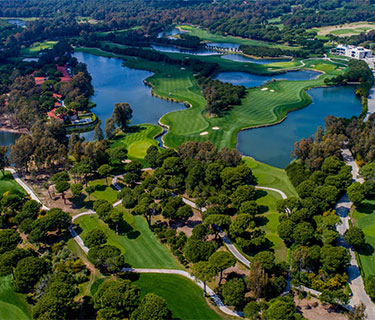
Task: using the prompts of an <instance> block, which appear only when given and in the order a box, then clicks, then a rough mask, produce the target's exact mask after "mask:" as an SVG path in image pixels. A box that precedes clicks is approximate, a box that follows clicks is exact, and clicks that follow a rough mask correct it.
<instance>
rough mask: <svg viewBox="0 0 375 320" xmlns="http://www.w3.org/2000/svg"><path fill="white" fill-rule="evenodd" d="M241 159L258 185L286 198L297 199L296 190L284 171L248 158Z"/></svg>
mask: <svg viewBox="0 0 375 320" xmlns="http://www.w3.org/2000/svg"><path fill="white" fill-rule="evenodd" d="M243 159H244V161H245V163H246V164H247V165H248V166H249V167H250V168H251V170H252V171H253V174H254V175H255V176H256V178H257V180H258V181H257V183H258V185H260V186H263V187H271V188H276V189H279V190H281V191H283V192H284V193H285V194H286V196H287V197H298V194H297V192H296V189H295V188H294V186H293V185H292V183H291V182H290V180H289V178H288V176H287V174H286V172H285V170H283V169H279V168H276V167H272V166H270V165H268V164H265V163H262V162H259V161H256V160H254V159H252V158H249V157H243Z"/></svg>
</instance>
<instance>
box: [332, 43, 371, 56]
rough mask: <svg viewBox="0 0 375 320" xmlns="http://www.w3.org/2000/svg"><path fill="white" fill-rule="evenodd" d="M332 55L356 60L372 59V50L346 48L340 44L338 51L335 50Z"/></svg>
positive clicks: (353, 47)
mask: <svg viewBox="0 0 375 320" xmlns="http://www.w3.org/2000/svg"><path fill="white" fill-rule="evenodd" d="M332 53H334V54H337V55H339V56H346V57H350V58H354V59H365V58H370V57H372V50H370V49H365V48H363V47H356V46H346V45H343V44H339V45H338V46H337V47H336V49H333V51H332Z"/></svg>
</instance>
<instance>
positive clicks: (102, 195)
mask: <svg viewBox="0 0 375 320" xmlns="http://www.w3.org/2000/svg"><path fill="white" fill-rule="evenodd" d="M111 180H112V178H111V177H108V184H109V185H110V186H109V187H108V186H107V184H106V180H105V179H98V180H92V181H90V182H89V183H88V184H89V185H90V186H94V187H95V191H94V192H93V193H92V194H91V196H93V197H94V198H95V199H97V200H100V199H104V200H108V201H109V202H110V203H115V202H116V201H117V190H116V189H115V188H114V187H113V186H112V185H111ZM91 196H90V197H91Z"/></svg>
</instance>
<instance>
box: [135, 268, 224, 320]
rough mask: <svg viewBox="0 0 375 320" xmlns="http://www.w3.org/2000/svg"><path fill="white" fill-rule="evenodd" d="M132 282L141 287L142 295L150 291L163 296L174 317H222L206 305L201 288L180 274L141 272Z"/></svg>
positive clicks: (193, 319) (187, 319) (191, 318)
mask: <svg viewBox="0 0 375 320" xmlns="http://www.w3.org/2000/svg"><path fill="white" fill-rule="evenodd" d="M134 284H135V285H137V286H138V287H139V288H141V292H142V296H144V295H145V294H147V293H151V292H152V293H155V294H157V295H158V296H160V297H162V298H164V299H165V300H166V301H167V304H168V308H169V309H170V310H171V311H172V313H173V318H175V319H182V320H196V319H205V320H209V319H222V317H220V316H219V315H218V314H217V313H216V312H215V311H214V310H213V309H211V308H210V307H209V306H208V305H207V303H206V301H205V299H204V297H203V292H202V289H200V288H199V287H198V286H197V285H196V284H194V283H193V282H192V281H190V280H188V279H185V278H183V277H181V276H178V275H167V274H141V275H140V278H139V280H137V281H135V282H134Z"/></svg>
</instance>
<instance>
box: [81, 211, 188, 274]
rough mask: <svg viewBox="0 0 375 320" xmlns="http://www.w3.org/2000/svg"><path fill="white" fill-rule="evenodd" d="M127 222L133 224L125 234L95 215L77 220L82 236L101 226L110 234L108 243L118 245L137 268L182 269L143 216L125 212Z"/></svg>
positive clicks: (128, 260) (127, 259) (128, 261)
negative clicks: (110, 226)
mask: <svg viewBox="0 0 375 320" xmlns="http://www.w3.org/2000/svg"><path fill="white" fill-rule="evenodd" d="M124 215H125V218H126V220H127V223H128V224H129V225H130V226H131V227H129V228H128V230H127V232H126V234H125V235H117V234H116V233H115V232H114V231H113V230H111V229H109V227H108V226H107V225H106V224H105V223H104V222H103V221H102V220H100V219H99V218H98V217H96V216H95V215H94V216H92V217H90V216H83V217H80V218H78V219H77V220H76V221H75V222H76V223H78V224H79V226H80V227H81V229H82V233H81V234H80V236H81V237H83V238H84V237H85V234H86V233H87V232H89V231H90V230H92V229H95V228H100V229H102V230H103V231H104V232H105V233H106V234H107V235H108V244H110V245H113V246H115V247H118V248H119V249H120V250H121V251H122V252H124V253H125V261H126V262H127V263H129V264H130V265H131V266H132V267H135V268H166V269H181V267H180V265H179V264H178V262H177V260H176V259H175V258H174V257H173V256H172V255H171V253H170V252H169V251H168V250H167V248H165V247H164V246H163V245H162V244H161V243H160V242H159V241H158V240H157V239H156V238H155V236H154V234H153V233H152V231H151V230H150V228H149V227H148V225H147V222H146V221H145V219H144V218H143V217H141V216H135V217H133V216H132V215H130V214H128V213H125V214H124Z"/></svg>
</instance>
